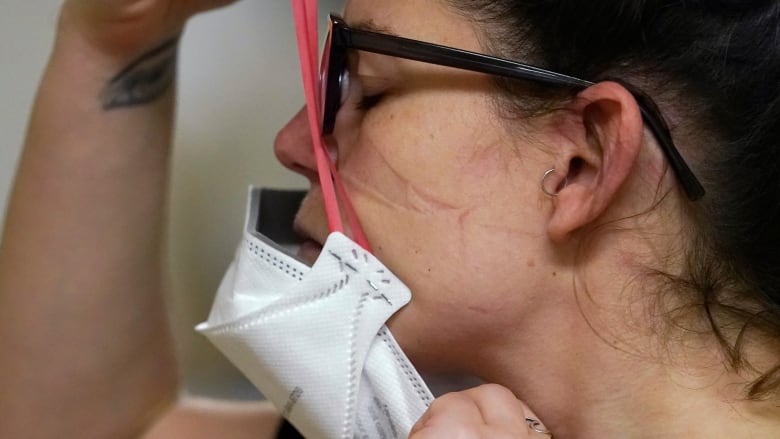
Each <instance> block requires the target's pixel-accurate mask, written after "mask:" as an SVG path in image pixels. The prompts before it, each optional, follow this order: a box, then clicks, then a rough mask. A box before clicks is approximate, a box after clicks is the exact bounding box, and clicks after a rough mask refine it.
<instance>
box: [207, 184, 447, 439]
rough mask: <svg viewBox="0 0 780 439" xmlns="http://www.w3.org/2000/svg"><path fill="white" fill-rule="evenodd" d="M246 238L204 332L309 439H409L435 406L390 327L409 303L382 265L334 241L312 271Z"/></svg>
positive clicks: (251, 233) (252, 204) (250, 231)
mask: <svg viewBox="0 0 780 439" xmlns="http://www.w3.org/2000/svg"><path fill="white" fill-rule="evenodd" d="M259 205H260V191H259V190H257V189H253V190H251V192H250V201H249V211H248V214H247V221H246V227H245V230H244V239H243V242H242V243H241V245H240V247H239V250H238V252H237V255H236V258H235V260H234V261H233V263H232V265H231V266H230V268H229V269H228V271H227V273H226V275H225V277H224V279H223V281H222V284H221V285H220V287H219V290H218V292H217V297H216V299H215V302H214V306H213V309H212V311H211V314H210V315H209V319H208V321H207V322H206V323H202V324H201V325H199V326H198V327H197V330H198V331H200V332H202V333H203V334H205V335H206V336H207V337H208V338H209V339H210V340H211V341H212V342H213V343H214V344H215V345H216V346H217V347H218V348H219V349H220V350H221V351H222V352H223V353H224V354H225V355H226V356H227V357H228V359H230V360H231V361H232V362H233V363H234V364H235V365H236V366H237V367H238V368H239V369H240V370H241V371H242V372H243V373H244V374H245V375H246V376H247V378H248V379H249V380H250V381H251V382H252V383H253V384H254V385H255V386H256V387H257V388H258V389H259V390H260V391H261V392H262V393H263V394H264V395H265V396H266V397H267V398H268V399H269V400H270V401H271V402H272V403H273V404H274V405H275V406H276V407H277V408H278V409H279V410H280V412H281V414H282V415H283V416H284V417H285V418H286V419H288V420H289V421H290V423H292V424H293V425H294V426H295V427H296V428H297V429H298V431H299V432H300V433H301V434H303V436H304V437H306V438H309V439H337V438H338V439H353V438H369V439H373V438H404V439H405V438H407V436H408V435H409V431H410V430H411V428H412V426H413V425H414V423H415V422H416V421H417V420H418V419H419V418H420V416H422V414H423V413H424V412H425V410H426V409H427V408H428V405H429V404H430V403H431V401H432V400H433V397H432V395H431V392H430V391H429V390H428V387H427V386H426V385H425V383H424V382H423V380H422V379H421V378H420V375H419V374H418V373H417V371H416V370H415V369H414V367H413V366H412V364H411V363H410V362H409V360H408V359H407V357H406V355H404V353H403V352H402V350H401V348H400V347H399V346H398V344H397V343H396V341H395V339H394V338H393V336H392V335H391V334H390V331H389V330H388V329H387V327H385V323H386V322H387V320H388V319H389V318H390V317H391V316H392V315H393V314H394V313H395V312H396V311H398V310H399V309H400V308H401V307H403V306H404V305H406V304H407V303H408V302H409V300H410V299H411V293H410V291H409V289H408V288H407V287H406V286H405V285H404V284H403V283H402V282H401V281H400V280H398V279H397V278H396V277H395V276H394V275H393V274H392V273H391V272H390V270H388V269H387V268H386V267H385V266H384V265H382V263H381V262H379V260H377V259H376V258H375V257H374V256H372V255H371V254H369V253H368V252H366V251H364V250H363V249H362V248H361V247H360V246H359V245H357V244H356V243H354V242H353V241H352V240H350V239H349V238H347V237H346V236H344V235H343V234H341V233H333V234H331V235H330V237H329V238H328V240H327V242H326V243H325V246H324V248H323V250H322V253H321V254H320V256H319V258H318V259H317V261H316V263H315V264H314V266H313V267H311V268H310V267H308V266H307V265H305V264H303V263H301V262H300V261H298V260H297V259H296V258H294V257H291V256H289V255H288V254H286V253H285V252H284V251H282V250H281V249H280V247H278V246H277V245H275V244H274V243H273V242H271V241H270V240H269V239H267V238H266V237H264V236H263V235H261V234H260V233H259V232H257V224H258V215H259V212H258V207H259Z"/></svg>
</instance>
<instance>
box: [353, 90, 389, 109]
mask: <svg viewBox="0 0 780 439" xmlns="http://www.w3.org/2000/svg"><path fill="white" fill-rule="evenodd" d="M384 96H385V95H384V93H379V94H375V95H370V96H363V97H362V98H361V99H360V101H359V102H358V103H357V109H358V110H360V111H368V110H370V109H372V108H374V107H376V106H377V105H378V104H379V102H380V101H381V100H382V98H383V97H384Z"/></svg>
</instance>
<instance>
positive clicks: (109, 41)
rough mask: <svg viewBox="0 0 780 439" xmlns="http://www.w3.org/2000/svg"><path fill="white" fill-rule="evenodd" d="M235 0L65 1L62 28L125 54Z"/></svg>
mask: <svg viewBox="0 0 780 439" xmlns="http://www.w3.org/2000/svg"><path fill="white" fill-rule="evenodd" d="M235 1H236V0H65V3H64V4H63V7H62V14H61V17H60V30H61V31H75V32H78V33H80V34H81V35H82V36H83V37H85V38H86V39H87V41H89V43H90V44H91V45H93V46H94V47H95V48H97V49H99V50H100V51H102V52H104V53H106V54H111V55H116V56H120V57H121V56H126V55H132V54H137V53H138V52H140V51H144V50H147V49H149V48H150V47H151V46H154V45H156V44H158V43H159V42H162V41H164V40H168V39H170V38H173V37H175V36H176V35H178V34H179V33H180V32H181V30H182V29H183V27H184V24H185V23H186V22H187V20H188V19H189V18H190V17H192V16H193V15H195V14H197V13H199V12H202V11H206V10H209V9H214V8H218V7H222V6H226V5H228V4H231V3H233V2H235Z"/></svg>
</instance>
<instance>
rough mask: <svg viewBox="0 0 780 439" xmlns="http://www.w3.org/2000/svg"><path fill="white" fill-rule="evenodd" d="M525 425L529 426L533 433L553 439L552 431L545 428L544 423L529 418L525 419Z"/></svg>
mask: <svg viewBox="0 0 780 439" xmlns="http://www.w3.org/2000/svg"><path fill="white" fill-rule="evenodd" d="M525 424H526V425H528V428H529V429H531V431H533V432H535V433H539V434H543V435H546V436H550V437H551V438H552V437H553V435H552V432H550V430H548V429H546V428H544V425H543V424H542V422H541V421H540V420H538V419H535V418H529V417H528V416H526V417H525Z"/></svg>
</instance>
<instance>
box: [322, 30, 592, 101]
mask: <svg viewBox="0 0 780 439" xmlns="http://www.w3.org/2000/svg"><path fill="white" fill-rule="evenodd" d="M337 34H338V38H337V40H336V42H337V44H343V45H344V46H346V47H347V48H350V49H358V50H364V51H367V52H374V53H380V54H382V55H389V56H393V57H397V58H405V59H410V60H414V61H421V62H425V63H429V64H436V65H441V66H447V67H454V68H458V69H462V70H470V71H473V72H479V73H486V74H491V75H498V76H504V77H508V78H517V79H528V80H532V81H537V82H544V83H548V84H555V85H567V86H572V87H589V86H591V85H593V83H592V82H590V81H585V80H583V79H578V78H574V77H572V76H568V75H563V74H561V73H556V72H552V71H549V70H545V69H542V68H539V67H535V66H531V65H528V64H523V63H518V62H514V61H510V60H506V59H502V58H498V57H494V56H490V55H485V54H482V53H476V52H470V51H468V50H462V49H456V48H453V47H447V46H441V45H438V44H433V43H426V42H422V41H416V40H410V39H407V38H403V37H398V36H395V35H387V34H378V33H374V32H369V31H364V30H360V29H352V28H340V29H338V30H337Z"/></svg>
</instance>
